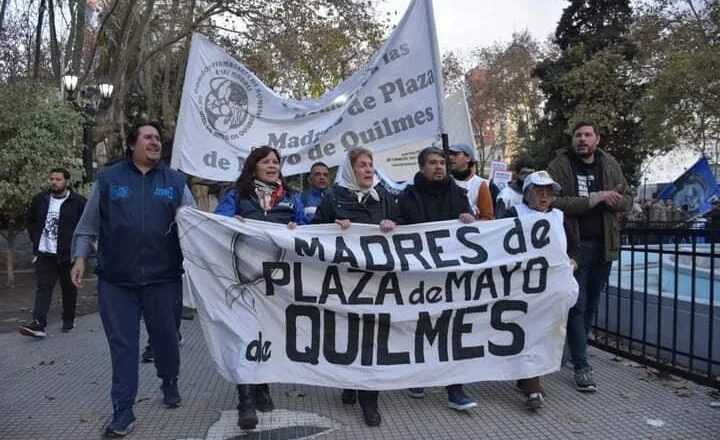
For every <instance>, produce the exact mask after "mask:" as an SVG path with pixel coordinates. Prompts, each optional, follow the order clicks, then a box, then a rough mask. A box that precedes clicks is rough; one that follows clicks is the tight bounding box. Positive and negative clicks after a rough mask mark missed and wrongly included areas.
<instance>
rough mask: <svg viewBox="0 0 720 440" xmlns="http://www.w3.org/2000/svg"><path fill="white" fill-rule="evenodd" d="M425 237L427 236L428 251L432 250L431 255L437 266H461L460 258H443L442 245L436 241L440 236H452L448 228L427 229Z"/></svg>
mask: <svg viewBox="0 0 720 440" xmlns="http://www.w3.org/2000/svg"><path fill="white" fill-rule="evenodd" d="M425 237H426V238H427V242H428V251H430V256H431V257H432V259H433V261H434V262H435V267H437V268H441V267H452V266H460V262H459V261H458V260H443V259H442V253H443V248H442V246H438V244H437V243H436V240H438V239H440V238H447V237H450V231H448V230H447V229H440V230H437V231H427V232H426V233H425Z"/></svg>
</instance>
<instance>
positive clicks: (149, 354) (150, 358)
mask: <svg viewBox="0 0 720 440" xmlns="http://www.w3.org/2000/svg"><path fill="white" fill-rule="evenodd" d="M141 359H142V362H143V364H151V363H153V362H155V355H154V354H153V350H152V347H151V346H149V345H146V346H145V349H144V350H143V352H142V356H141Z"/></svg>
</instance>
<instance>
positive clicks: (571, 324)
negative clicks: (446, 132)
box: [548, 121, 632, 392]
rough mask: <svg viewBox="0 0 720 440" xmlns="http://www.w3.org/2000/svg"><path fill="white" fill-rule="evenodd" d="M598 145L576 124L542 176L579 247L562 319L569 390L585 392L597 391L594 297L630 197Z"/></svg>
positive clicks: (588, 127) (584, 125)
mask: <svg viewBox="0 0 720 440" xmlns="http://www.w3.org/2000/svg"><path fill="white" fill-rule="evenodd" d="M599 142H600V136H598V134H597V130H596V128H595V125H594V124H592V123H590V122H584V121H583V122H578V123H577V124H576V125H575V127H574V129H573V138H572V147H571V148H569V149H567V150H566V151H563V152H561V153H560V154H559V155H558V156H557V157H556V158H555V159H554V160H553V161H552V162H550V165H548V172H549V173H550V175H551V176H552V177H553V179H555V181H556V182H557V183H559V184H560V186H561V187H562V191H561V193H560V194H559V195H558V198H557V200H556V201H555V203H553V206H554V207H555V208H558V209H560V210H561V211H563V212H564V213H565V216H566V219H567V221H566V227H567V228H568V231H567V232H568V234H569V235H570V236H572V237H573V241H574V242H575V243H579V247H580V252H579V254H580V261H578V269H577V270H576V271H575V278H576V279H577V282H578V284H579V286H580V291H579V294H578V300H577V303H576V304H575V306H574V307H573V308H572V309H570V313H569V315H568V325H567V339H568V347H569V349H570V355H571V356H572V362H573V365H574V367H575V385H576V387H577V389H578V390H579V391H586V392H587V391H589V392H592V391H595V390H596V389H597V385H596V384H595V380H594V379H593V376H592V369H591V368H590V365H589V364H588V361H587V336H588V333H589V331H590V326H591V324H592V320H593V318H594V317H595V312H596V311H597V307H598V301H599V300H600V292H601V291H602V289H603V287H604V286H605V283H606V282H607V279H608V276H609V274H610V267H611V265H612V262H613V260H616V259H617V258H618V253H619V251H620V236H619V226H618V221H617V213H619V212H625V211H628V210H629V209H630V207H631V206H632V193H631V192H630V190H629V187H628V184H627V181H626V180H625V176H623V173H622V170H621V169H620V165H619V164H618V163H617V162H616V161H615V159H614V158H613V157H612V156H610V155H609V154H608V153H606V152H604V151H602V150H601V149H599V148H597V145H598V143H599Z"/></svg>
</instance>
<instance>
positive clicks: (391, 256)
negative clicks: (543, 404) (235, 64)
mask: <svg viewBox="0 0 720 440" xmlns="http://www.w3.org/2000/svg"><path fill="white" fill-rule="evenodd" d="M177 222H178V227H179V235H180V242H181V246H182V249H183V254H184V256H185V268H186V269H187V278H188V284H189V288H190V291H191V293H192V295H193V298H194V302H195V305H196V307H197V310H198V316H199V320H200V322H201V325H202V328H203V333H204V335H205V339H206V341H207V344H208V349H209V352H210V354H211V357H212V358H213V360H214V361H215V363H216V365H217V368H218V370H219V372H220V373H221V374H222V375H223V377H225V378H226V379H227V380H228V381H230V382H233V383H264V382H286V383H305V384H314V385H321V386H331V387H337V388H358V389H376V390H382V389H399V388H408V387H416V386H434V385H447V384H452V383H466V382H473V381H484V380H511V379H518V378H524V377H533V376H538V375H543V374H547V373H550V372H553V371H556V370H558V369H559V368H560V361H561V358H562V351H563V344H564V341H565V325H566V319H567V313H568V310H569V308H570V307H571V306H572V305H573V304H574V302H575V299H576V297H577V284H576V283H575V279H574V278H573V275H572V268H571V267H570V262H569V259H568V257H567V255H566V253H565V252H566V249H565V235H564V232H563V227H562V214H561V213H559V212H555V213H552V214H538V215H528V216H524V217H522V218H520V219H504V220H495V221H486V222H477V223H471V224H462V223H460V222H459V221H446V222H436V223H427V224H422V225H411V226H401V227H398V228H397V229H396V230H394V231H393V232H391V233H381V232H380V230H379V228H378V226H376V225H359V224H357V225H353V226H352V227H351V228H349V229H348V230H345V231H341V230H340V229H339V227H337V226H336V225H310V226H300V227H298V228H296V229H294V230H289V229H287V227H286V226H285V225H278V224H272V223H267V222H258V221H250V220H247V221H244V222H242V221H239V220H236V219H233V218H230V217H221V216H217V215H214V214H208V213H204V212H202V211H198V210H195V209H192V208H188V207H184V208H181V209H180V210H179V212H178V215H177Z"/></svg>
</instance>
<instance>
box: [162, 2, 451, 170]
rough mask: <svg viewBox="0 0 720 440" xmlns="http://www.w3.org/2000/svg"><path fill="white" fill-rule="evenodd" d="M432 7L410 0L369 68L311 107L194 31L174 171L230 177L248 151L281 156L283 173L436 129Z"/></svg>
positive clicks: (438, 103) (438, 102) (438, 73)
mask: <svg viewBox="0 0 720 440" xmlns="http://www.w3.org/2000/svg"><path fill="white" fill-rule="evenodd" d="M433 20H434V19H433V11H432V2H431V0H413V2H412V3H411V4H410V6H409V7H408V10H407V12H406V13H405V16H404V17H403V18H402V20H401V21H400V23H399V24H398V26H397V28H396V29H395V31H394V32H393V33H392V35H391V36H390V37H389V38H388V39H387V40H386V41H385V43H384V44H383V45H382V47H381V48H380V49H379V50H378V52H377V53H375V54H374V55H373V57H372V58H371V59H370V61H369V62H368V64H367V65H366V66H364V67H363V68H362V69H360V70H359V71H357V72H356V73H355V74H354V75H352V76H351V77H350V78H348V79H347V80H346V81H344V82H342V83H341V84H340V85H338V86H337V87H336V88H335V89H333V90H331V91H329V92H328V93H326V94H325V95H323V96H322V97H320V98H319V99H317V100H305V101H292V100H288V99H285V98H283V97H281V96H280V95H278V94H276V93H274V92H273V91H272V90H270V89H269V88H268V87H266V86H265V85H264V84H263V83H262V82H261V81H260V80H259V79H258V78H257V77H256V76H255V75H254V74H253V73H252V72H250V71H249V70H248V69H247V68H246V67H245V66H244V65H243V64H242V63H240V62H239V61H237V60H235V59H234V58H232V57H231V56H230V55H228V54H227V53H226V52H225V51H224V50H223V49H222V48H220V47H218V46H216V45H214V44H212V43H210V42H209V41H208V40H207V39H206V38H205V37H203V36H201V35H199V34H195V35H193V38H192V44H191V47H190V54H189V57H188V64H187V71H186V73H185V84H184V86H183V94H182V99H181V103H180V112H179V115H178V121H177V129H176V131H175V142H174V145H173V155H172V161H171V163H172V166H173V167H174V168H178V169H180V170H182V171H184V172H186V173H187V174H190V175H193V176H197V177H202V178H205V179H210V180H217V181H234V180H235V179H237V177H238V175H239V174H240V171H241V170H242V165H243V163H244V159H245V157H247V155H248V154H249V153H250V151H251V149H252V148H253V147H257V146H260V145H269V146H271V147H274V148H277V149H278V150H279V151H280V154H281V156H282V157H283V172H284V173H285V175H291V174H298V173H303V172H308V171H309V169H310V165H311V163H312V162H314V161H318V160H322V161H323V162H325V163H327V164H328V165H330V166H333V165H338V164H339V163H340V161H341V160H342V158H344V157H345V152H346V151H347V149H349V148H353V147H365V148H368V149H370V150H372V151H378V152H380V151H385V150H387V149H391V148H394V147H398V146H400V145H407V144H409V143H412V142H416V141H419V140H422V139H429V138H433V137H437V136H439V134H440V132H441V131H442V126H443V125H442V115H443V110H442V99H441V97H442V92H441V91H442V70H441V69H440V68H439V66H440V58H439V56H438V50H437V41H436V36H435V26H434V22H433Z"/></svg>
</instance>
